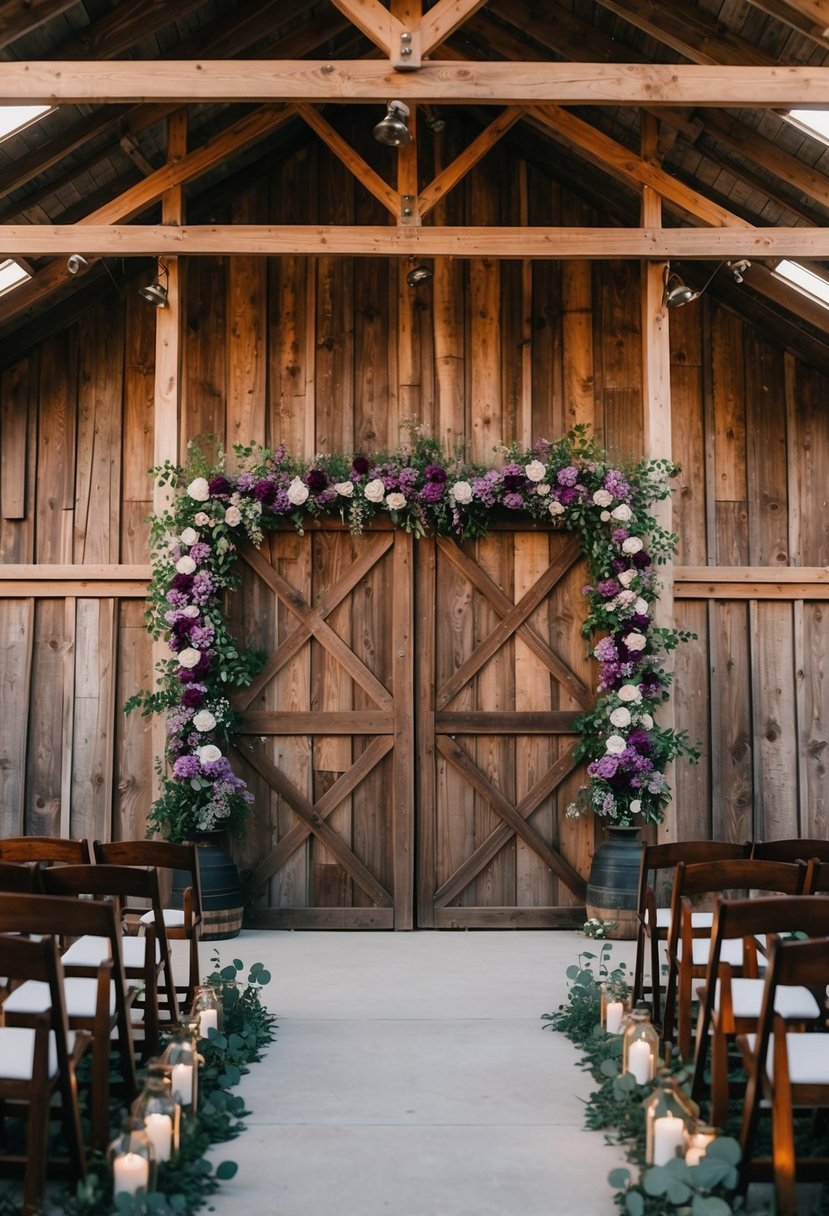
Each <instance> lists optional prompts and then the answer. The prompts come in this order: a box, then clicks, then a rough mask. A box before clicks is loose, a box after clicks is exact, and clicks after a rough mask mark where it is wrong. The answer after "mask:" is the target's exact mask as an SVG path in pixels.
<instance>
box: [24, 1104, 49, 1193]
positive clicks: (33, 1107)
mask: <svg viewBox="0 0 829 1216" xmlns="http://www.w3.org/2000/svg"><path fill="white" fill-rule="evenodd" d="M49 1094H50V1090H49V1087H48V1086H47V1085H33V1086H32V1092H31V1094H30V1097H29V1120H28V1127H27V1141H26V1177H25V1182H24V1187H23V1216H41V1212H42V1208H43V1188H44V1185H45V1182H46V1156H47V1153H48V1151H49Z"/></svg>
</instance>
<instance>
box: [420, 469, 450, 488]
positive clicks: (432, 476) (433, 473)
mask: <svg viewBox="0 0 829 1216" xmlns="http://www.w3.org/2000/svg"><path fill="white" fill-rule="evenodd" d="M423 476H424V477H425V478H426V480H427V481H434V482H439V483H440V484H441V485H442V484H443V482H444V481H446V469H444V468H442V467H441V466H440V465H439V464H427V465H426V468H425V469H424V470H423Z"/></svg>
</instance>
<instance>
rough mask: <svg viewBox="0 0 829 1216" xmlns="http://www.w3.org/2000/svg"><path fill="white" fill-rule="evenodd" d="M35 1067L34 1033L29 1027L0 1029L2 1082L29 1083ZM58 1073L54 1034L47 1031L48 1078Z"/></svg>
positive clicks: (0, 1074)
mask: <svg viewBox="0 0 829 1216" xmlns="http://www.w3.org/2000/svg"><path fill="white" fill-rule="evenodd" d="M34 1066H35V1031H34V1029H33V1028H32V1027H29V1026H2V1027H0V1077H2V1078H3V1080H4V1081H29V1080H31V1077H32V1069H33V1068H34ZM57 1071H58V1053H57V1047H56V1046H55V1032H54V1031H53V1030H50V1031H49V1076H50V1077H54V1076H55V1075H56V1073H57Z"/></svg>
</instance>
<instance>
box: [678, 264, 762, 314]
mask: <svg viewBox="0 0 829 1216" xmlns="http://www.w3.org/2000/svg"><path fill="white" fill-rule="evenodd" d="M750 265H751V263H750V262H748V261H746V259H745V258H743V259H742V261H739V262H718V263H717V265H716V266H715V267H714V269H713V270H712V271H711V273H710V274H709V276H708V278H707V279H706V280H705V282H704V283H703V285H702V287H700V289H699V291H694V289H693V287H689V286H688V284H687V283H686V282H685V280H684V279H682V278H681V277H680V275H678V274H677V273H676V271H672V270H671V264H670V262H668V263H666V265H665V273H664V275H663V277H662V307H663V308H670V309H674V308H684V306H685V305H686V304H693V302H694V300H698V299H699V298H700V296H701V295H702V293H703V292H704V291H705V290H706V289H707V287H708V285H709V284H710V282H711V280H712V279H713V278H714V275H715V274H716V273H717V271H719V270H721V269H722V267H723V266H728V268H729V269H730V270H731V273H732V274H733V275H734V281H735V283H742V281H743V273H744V271H746V270H748V268H749V266H750Z"/></svg>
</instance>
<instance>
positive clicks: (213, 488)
mask: <svg viewBox="0 0 829 1216" xmlns="http://www.w3.org/2000/svg"><path fill="white" fill-rule="evenodd" d="M207 488H208V489H209V491H210V493H211V496H213V497H219V496H221V495H222V494H229V493H230V492H231V490H232V488H233V487H232V486H231V484H230V482H229V481H228V479H227V478H226V477H222V476H221V474H220V475H219V476H218V477H211V479H210V481H209V482H208V483H207Z"/></svg>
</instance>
